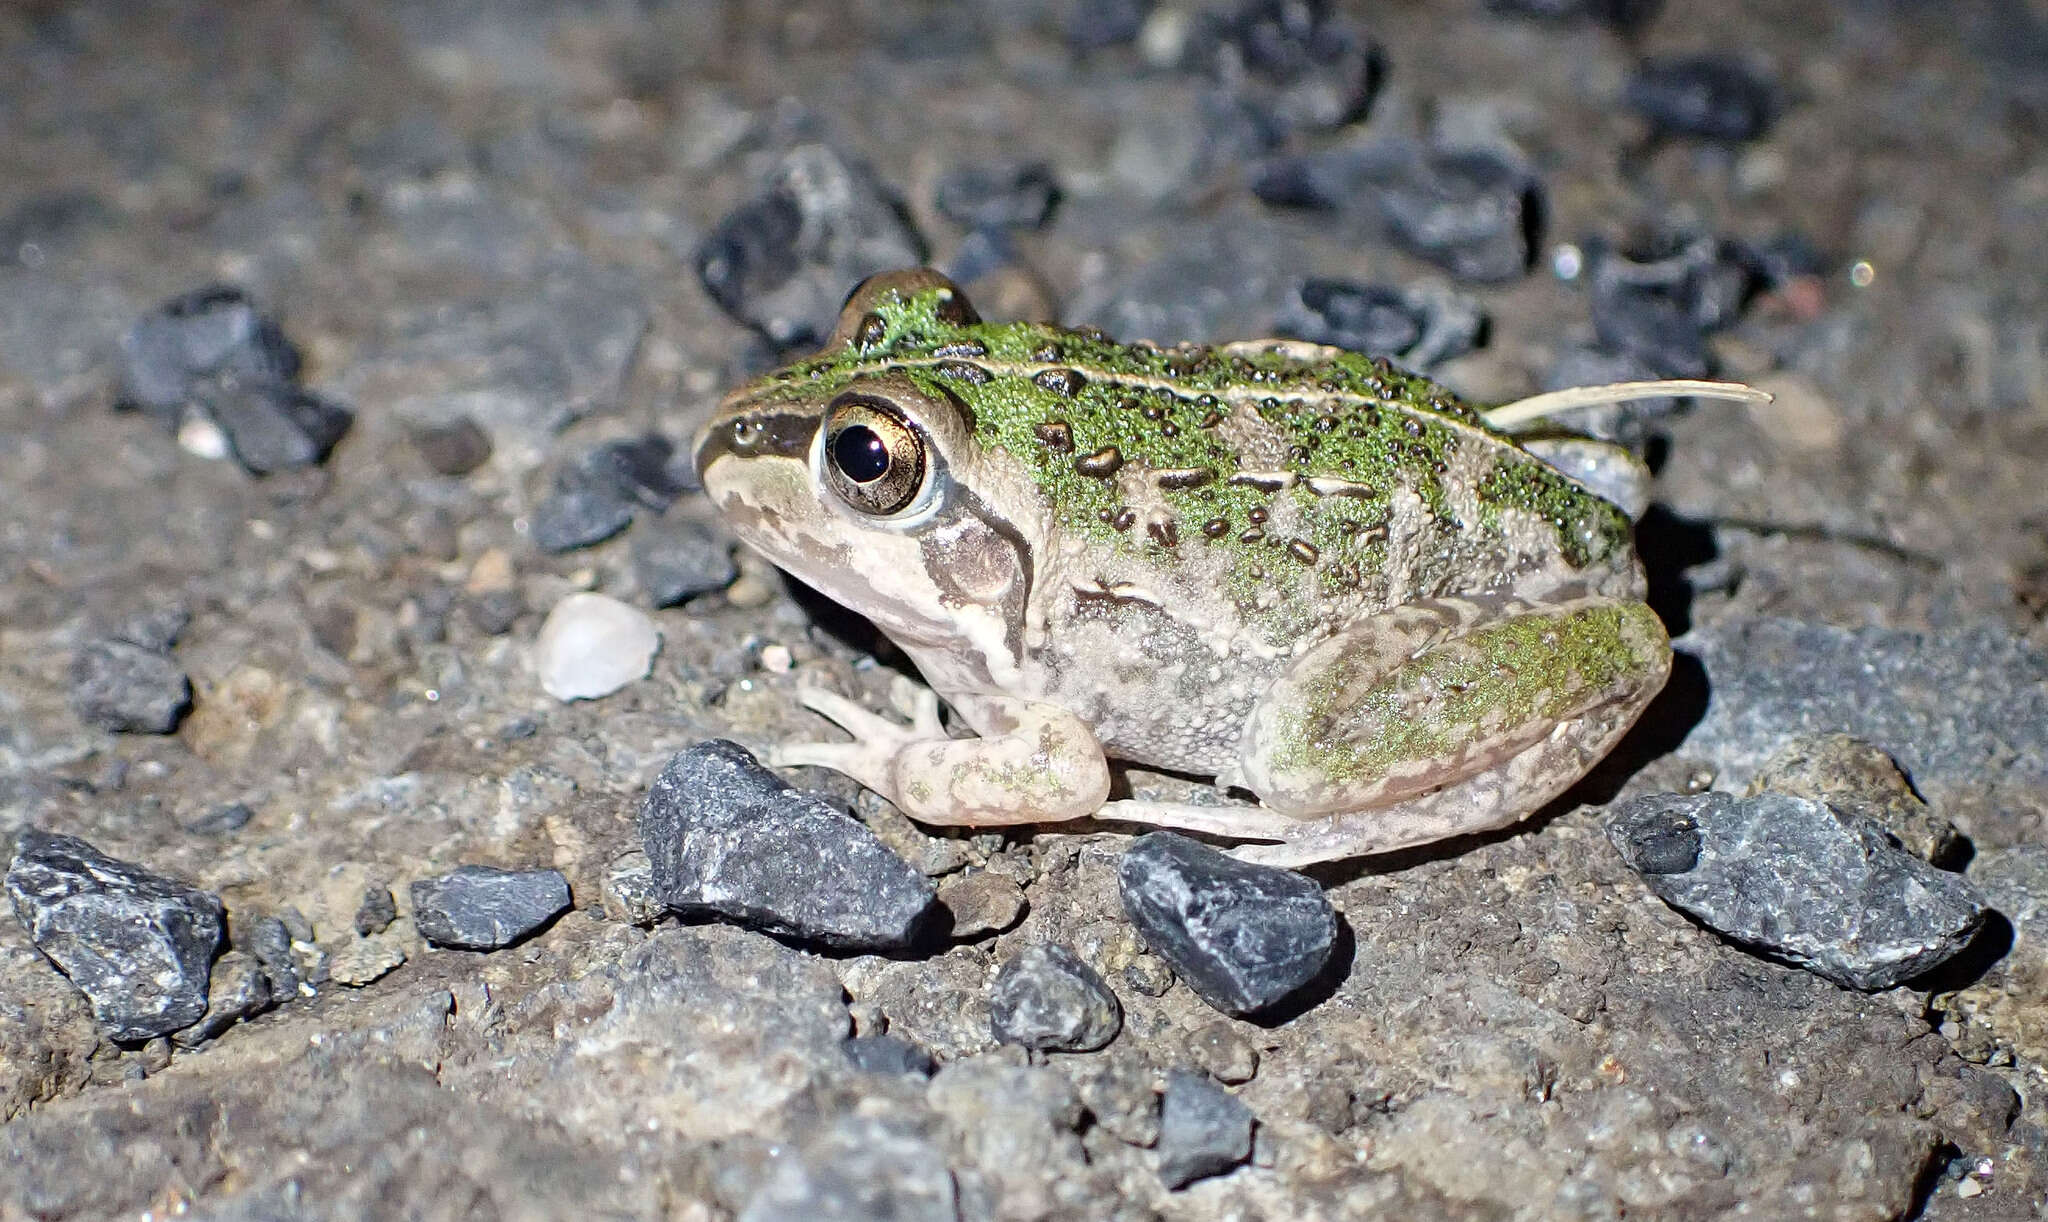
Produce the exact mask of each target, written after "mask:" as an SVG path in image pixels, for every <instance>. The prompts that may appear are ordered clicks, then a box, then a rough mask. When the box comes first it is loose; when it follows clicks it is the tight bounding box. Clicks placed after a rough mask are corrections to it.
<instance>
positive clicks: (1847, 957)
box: [1607, 793, 1985, 989]
mask: <svg viewBox="0 0 2048 1222" xmlns="http://www.w3.org/2000/svg"><path fill="white" fill-rule="evenodd" d="M1607 835H1608V839H1609V840H1610V841H1612V842H1613V844H1614V847H1615V849H1616V850H1617V851H1619V852H1620V853H1621V856H1622V859H1623V860H1624V861H1626V862H1628V863H1629V865H1630V866H1631V867H1632V868H1634V869H1636V870H1637V871H1639V872H1641V873H1642V874H1643V876H1644V879H1645V880H1646V881H1647V882H1648V883H1649V884H1650V889H1651V890H1652V891H1655V892H1656V893H1657V895H1658V896H1659V897H1660V898H1662V899H1663V900H1664V902H1666V903H1668V904H1670V905H1671V906H1673V907H1674V908H1677V909H1679V910H1681V911H1683V912H1685V913H1687V914H1688V915H1690V916H1692V917H1693V918H1695V919H1696V920H1698V921H1700V922H1701V923H1702V924H1704V925H1706V926H1707V927H1709V928H1711V929H1713V930H1716V931H1717V932H1719V933H1722V934H1725V935H1727V936H1728V937H1730V938H1732V939H1734V940H1735V941H1737V942H1740V943H1743V944H1745V945H1749V946H1755V947H1760V948H1762V949H1764V950H1766V951H1768V952H1770V953H1771V954H1773V955H1776V956H1778V957H1780V958H1783V959H1785V960H1787V961H1789V962H1792V963H1795V964H1798V965H1799V966H1801V967H1804V968H1806V969H1807V970H1808V971H1811V972H1813V973H1815V974H1817V975H1820V976H1824V977H1826V978H1827V979H1829V980H1832V981H1834V982H1836V983H1837V984H1841V985H1844V986H1846V987H1849V988H1855V989H1884V988H1890V987H1891V986H1893V985H1895V984H1899V983H1901V982H1903V981H1906V980H1911V979H1912V978H1914V977H1915V976H1919V975H1921V974H1923V973H1925V972H1927V971H1929V970H1930V969H1932V968H1934V967H1937V966H1939V965H1940V964H1941V963H1942V962H1944V961H1945V960H1947V959H1948V958H1950V957H1951V956H1953V955H1954V954H1955V953H1956V952H1958V951H1960V950H1961V949H1962V948H1963V947H1964V946H1965V945H1967V944H1968V943H1969V941H1970V939H1971V938H1972V937H1973V936H1974V935H1975V934H1976V932H1977V929H1978V927H1979V926H1980V925H1982V924H1983V921H1984V913H1985V903H1984V899H1983V897H1982V896H1981V895H1979V894H1978V893H1977V891H1976V889H1975V888H1973V887H1971V886H1970V885H1969V884H1968V883H1967V882H1965V881H1964V880H1963V878H1962V876H1960V875H1957V874H1950V873H1948V872H1947V871H1944V870H1938V869H1936V868H1935V867H1933V866H1931V865H1929V864H1927V863H1926V862H1924V861H1922V860H1920V859H1919V858H1917V857H1915V856H1913V855H1912V854H1910V853H1907V852H1905V851H1904V850H1902V849H1900V848H1899V847H1898V846H1897V845H1895V844H1893V843H1892V841H1891V839H1890V838H1889V837H1888V836H1886V835H1885V833H1884V830H1883V829H1882V828H1880V827H1879V826H1878V825H1877V824H1875V823H1873V822H1871V821H1870V820H1868V819H1864V818H1861V817H1860V816H1854V815H1843V814H1841V813H1839V812H1837V811H1835V810H1832V809H1831V808H1829V807H1828V806H1827V805H1826V804H1825V803H1821V802H1816V801H1814V800H1812V799H1810V798H1795V797H1790V796H1787V795H1784V794H1764V795H1761V796H1759V797H1754V798H1736V797H1734V796H1732V795H1730V794H1721V793H1709V794H1699V795H1696V796H1690V797H1688V796H1684V795H1680V794H1653V795H1650V796H1648V797H1643V798H1638V799H1636V800H1634V801H1632V802H1629V803H1627V804H1625V805H1623V806H1622V807H1620V808H1619V809H1618V810H1616V811H1615V813H1614V814H1613V815H1612V816H1611V817H1610V818H1609V819H1608V823H1607ZM1687 857H1691V858H1692V861H1691V864H1690V865H1689V866H1688V865H1687V862H1686V858H1687Z"/></svg>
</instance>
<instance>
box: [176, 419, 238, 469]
mask: <svg viewBox="0 0 2048 1222" xmlns="http://www.w3.org/2000/svg"><path fill="white" fill-rule="evenodd" d="M178 445H179V446H180V447H181V448H183V449H184V451H185V452H186V453H187V454H196V455H198V456H199V457H200V458H215V459H218V458H226V457H227V456H228V435H227V434H226V433H224V432H222V431H221V427H220V426H219V425H217V424H215V423H214V422H213V421H211V420H209V419H207V418H206V417H205V416H202V415H199V414H198V413H196V412H194V413H193V414H191V415H189V416H186V417H185V422H184V423H183V424H181V425H179V426H178Z"/></svg>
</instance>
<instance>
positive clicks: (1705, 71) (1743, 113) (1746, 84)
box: [1622, 55, 1773, 140]
mask: <svg viewBox="0 0 2048 1222" xmlns="http://www.w3.org/2000/svg"><path fill="white" fill-rule="evenodd" d="M1622 96H1623V97H1624V98H1626V99H1627V101H1628V104H1629V106H1630V107H1632V108H1633V109H1634V110H1635V111H1636V112H1637V113H1638V114H1641V115H1642V116H1643V117H1644V118H1646V119H1648V120H1649V121H1650V122H1651V123H1652V124H1654V125H1655V126H1656V127H1657V129H1658V130H1659V131H1663V132H1669V133H1672V134H1674V135H1679V136H1704V137H1706V138H1708V139H1711V140H1754V139H1756V138H1757V137H1758V136H1761V135H1763V134H1764V132H1765V131H1767V130H1769V128H1770V125H1771V119H1772V117H1773V116H1772V107H1771V88H1770V85H1769V84H1768V83H1766V82H1765V81H1763V80H1761V79H1759V78H1758V77H1757V76H1756V74H1755V73H1753V72H1752V71H1750V69H1749V68H1748V67H1747V66H1746V65H1744V64H1742V63H1739V62H1737V61H1735V60H1733V59H1730V58H1728V57H1726V56H1718V55H1701V56H1682V57H1675V58H1670V59H1656V60H1651V61H1650V62H1648V63H1646V64H1644V65H1643V66H1642V67H1641V68H1640V69H1639V70H1638V71H1637V72H1636V74H1635V75H1634V76H1632V77H1630V78H1629V82H1628V85H1627V87H1626V88H1625V89H1624V90H1623V95H1622Z"/></svg>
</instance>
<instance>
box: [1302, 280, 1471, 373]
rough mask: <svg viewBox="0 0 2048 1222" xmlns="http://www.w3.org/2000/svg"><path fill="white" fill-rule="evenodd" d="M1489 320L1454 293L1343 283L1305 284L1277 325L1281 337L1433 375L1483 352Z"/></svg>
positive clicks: (1315, 281) (1310, 282)
mask: <svg viewBox="0 0 2048 1222" xmlns="http://www.w3.org/2000/svg"><path fill="white" fill-rule="evenodd" d="M1485 327H1486V315H1485V314H1484V313H1482V312H1481V311H1480V309H1479V306H1478V305H1477V304H1476V303H1475V302H1473V301H1471V300H1470V299H1468V298H1466V297H1464V296H1462V295H1460V294H1454V293H1449V292H1440V293H1430V294H1425V293H1420V292H1410V291H1406V290H1402V289H1393V288H1386V287H1382V286H1378V285H1361V284H1352V283H1350V282H1348V281H1343V280H1318V279H1309V280H1304V281H1302V282H1301V284H1300V285H1299V286H1298V287H1297V288H1296V290H1295V292H1294V295H1293V296H1292V297H1291V298H1290V299H1289V300H1288V302H1287V303H1286V304H1285V305H1284V306H1282V307H1281V310H1280V313H1279V316H1278V317H1277V318H1276V319H1275V320H1274V324H1273V330H1274V333H1275V334H1277V335H1284V336H1288V337H1291V338H1294V339H1305V340H1308V341H1309V342H1311V343H1317V344H1334V345H1336V346H1337V347H1339V348H1346V349H1349V350H1350V351H1352V352H1362V353H1364V354H1366V355H1367V356H1388V357H1396V358H1399V359H1400V361H1401V363H1402V364H1403V365H1406V366H1407V367H1409V368H1411V369H1428V368H1430V367H1431V366H1433V365H1436V364H1437V363H1439V362H1442V361H1447V360H1450V359H1451V358H1452V357H1457V356H1463V355H1464V354H1465V353H1467V352H1470V351H1472V349H1473V348H1475V347H1477V346H1478V343H1479V338H1480V336H1481V335H1482V334H1483V333H1484V330H1485Z"/></svg>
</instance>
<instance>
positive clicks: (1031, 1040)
mask: <svg viewBox="0 0 2048 1222" xmlns="http://www.w3.org/2000/svg"><path fill="white" fill-rule="evenodd" d="M1123 1017H1124V1011H1123V1006H1122V1005H1121V1004H1119V1003H1118V1001H1117V999H1116V994H1115V993H1112V992H1111V991H1110V989H1109V986H1108V985H1107V984H1105V983H1103V980H1102V977H1101V976H1100V975H1098V974H1097V973H1096V971H1095V969H1094V968H1092V967H1089V966H1088V964H1087V963H1085V962H1083V961H1082V959H1081V957H1080V956H1079V955H1076V954H1075V953H1074V952H1073V951H1070V950H1068V949H1067V948H1066V947H1064V946H1061V945H1058V944H1057V943H1050V942H1039V943H1034V944H1032V945H1030V946H1027V947H1025V948H1024V949H1023V950H1021V951H1018V952H1017V953H1016V954H1015V955H1013V956H1011V958H1010V960H1009V962H1007V963H1005V964H1003V966H1002V968H1001V969H1000V970H998V971H997V972H996V978H995V983H994V984H993V985H992V986H991V987H990V989H989V1028H990V1030H991V1031H992V1032H993V1033H994V1034H995V1037H996V1042H998V1043H1002V1044H1021V1045H1023V1046H1024V1047H1026V1048H1033V1049H1039V1050H1053V1051H1058V1052H1093V1051H1095V1050H1096V1049H1098V1048H1101V1047H1103V1046H1104V1045H1106V1044H1108V1043H1109V1041H1111V1040H1113V1039H1115V1038H1116V1033H1117V1030H1118V1029H1119V1028H1120V1027H1122V1026H1123Z"/></svg>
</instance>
